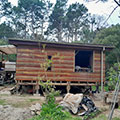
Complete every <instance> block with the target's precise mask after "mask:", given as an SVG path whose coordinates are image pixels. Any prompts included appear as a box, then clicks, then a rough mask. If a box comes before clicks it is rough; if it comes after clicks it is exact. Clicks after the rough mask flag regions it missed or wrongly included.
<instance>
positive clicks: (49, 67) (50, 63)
mask: <svg viewBox="0 0 120 120" xmlns="http://www.w3.org/2000/svg"><path fill="white" fill-rule="evenodd" d="M47 59H48V61H47V62H48V66H47V71H51V70H52V56H50V55H48V58H47Z"/></svg>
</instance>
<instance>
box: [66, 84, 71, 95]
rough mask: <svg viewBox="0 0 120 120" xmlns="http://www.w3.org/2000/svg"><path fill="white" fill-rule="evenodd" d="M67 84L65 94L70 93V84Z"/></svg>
mask: <svg viewBox="0 0 120 120" xmlns="http://www.w3.org/2000/svg"><path fill="white" fill-rule="evenodd" d="M67 83H68V84H67V86H66V87H67V93H69V92H70V82H67Z"/></svg>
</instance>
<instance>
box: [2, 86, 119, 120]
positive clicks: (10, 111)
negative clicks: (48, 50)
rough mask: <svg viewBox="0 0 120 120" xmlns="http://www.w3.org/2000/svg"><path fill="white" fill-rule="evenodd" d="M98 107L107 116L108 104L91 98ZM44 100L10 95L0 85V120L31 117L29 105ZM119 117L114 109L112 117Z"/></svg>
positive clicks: (28, 96)
mask: <svg viewBox="0 0 120 120" xmlns="http://www.w3.org/2000/svg"><path fill="white" fill-rule="evenodd" d="M61 100H62V97H61V96H60V97H57V101H61ZM92 100H93V101H94V103H95V105H96V107H98V109H100V110H102V111H103V112H102V114H104V115H106V116H108V114H109V112H110V111H109V105H105V104H103V102H102V101H101V100H100V99H95V98H93V99H92ZM44 101H45V98H44V97H43V96H33V95H25V94H24V95H11V94H10V92H9V87H7V88H5V89H4V88H3V87H0V120H26V119H28V118H31V117H32V115H31V113H30V109H29V107H30V106H31V105H33V104H35V103H40V104H41V105H42V103H43V102H44ZM115 117H117V118H120V109H115V111H114V114H113V118H115Z"/></svg>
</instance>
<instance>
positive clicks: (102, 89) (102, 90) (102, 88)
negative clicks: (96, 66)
mask: <svg viewBox="0 0 120 120" xmlns="http://www.w3.org/2000/svg"><path fill="white" fill-rule="evenodd" d="M104 50H105V47H103V49H102V51H101V93H103V92H104V86H103V57H104V56H103V52H104Z"/></svg>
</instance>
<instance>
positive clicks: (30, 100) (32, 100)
mask: <svg viewBox="0 0 120 120" xmlns="http://www.w3.org/2000/svg"><path fill="white" fill-rule="evenodd" d="M39 100H40V99H32V98H31V99H29V102H34V101H39Z"/></svg>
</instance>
